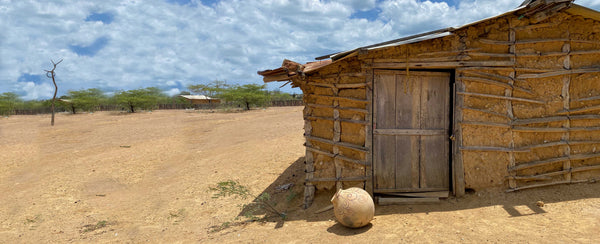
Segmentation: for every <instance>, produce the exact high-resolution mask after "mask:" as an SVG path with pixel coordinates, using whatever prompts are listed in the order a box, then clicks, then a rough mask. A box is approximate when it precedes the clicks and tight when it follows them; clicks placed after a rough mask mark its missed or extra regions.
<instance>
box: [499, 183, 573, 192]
mask: <svg viewBox="0 0 600 244" xmlns="http://www.w3.org/2000/svg"><path fill="white" fill-rule="evenodd" d="M569 183H570V182H569V181H556V182H550V183H544V184H536V185H528V186H521V187H517V188H512V189H508V190H506V192H514V191H519V190H525V189H531V188H538V187H544V186H553V185H562V184H569Z"/></svg>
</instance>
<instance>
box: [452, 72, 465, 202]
mask: <svg viewBox="0 0 600 244" xmlns="http://www.w3.org/2000/svg"><path fill="white" fill-rule="evenodd" d="M459 72H460V71H459V70H457V74H455V75H457V76H458V75H459V74H458V73H459ZM454 79H455V81H454V94H453V96H454V123H453V127H454V128H452V131H453V135H452V136H453V139H454V141H453V142H452V151H453V153H452V154H453V156H452V171H453V177H452V183H453V188H454V195H456V196H457V197H459V196H463V195H465V169H464V166H463V161H462V152H461V151H460V147H461V146H462V128H461V122H462V118H463V115H462V107H463V105H464V97H463V96H460V95H458V92H462V91H464V90H465V84H464V83H463V82H462V80H461V79H460V78H457V77H455V78H454Z"/></svg>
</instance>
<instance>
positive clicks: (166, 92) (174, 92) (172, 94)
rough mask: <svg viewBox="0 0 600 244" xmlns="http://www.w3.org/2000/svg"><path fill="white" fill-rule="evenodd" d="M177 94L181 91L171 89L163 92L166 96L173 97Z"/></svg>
mask: <svg viewBox="0 0 600 244" xmlns="http://www.w3.org/2000/svg"><path fill="white" fill-rule="evenodd" d="M179 93H181V90H179V89H178V88H172V89H169V90H167V91H165V94H167V95H169V96H175V95H177V94H179Z"/></svg>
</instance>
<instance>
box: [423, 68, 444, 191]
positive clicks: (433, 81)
mask: <svg viewBox="0 0 600 244" xmlns="http://www.w3.org/2000/svg"><path fill="white" fill-rule="evenodd" d="M446 74H447V76H445V77H444V76H424V77H423V78H424V79H423V80H422V83H421V84H422V90H421V105H422V106H421V117H420V119H421V129H422V130H428V129H434V130H439V129H443V130H446V131H448V128H449V123H448V121H449V114H448V110H449V102H450V86H449V84H448V81H449V79H450V74H448V73H446ZM448 143H449V142H448V136H447V135H436V136H428V137H421V147H420V151H421V160H420V173H421V181H420V187H422V188H425V187H448V186H449V162H448V146H449V144H448Z"/></svg>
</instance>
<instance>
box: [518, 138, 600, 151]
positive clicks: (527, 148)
mask: <svg viewBox="0 0 600 244" xmlns="http://www.w3.org/2000/svg"><path fill="white" fill-rule="evenodd" d="M581 144H600V141H593V140H592V141H555V142H548V143H543V144H535V145H527V146H523V147H519V148H517V149H519V150H530V149H534V148H544V147H554V146H562V145H581Z"/></svg>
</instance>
